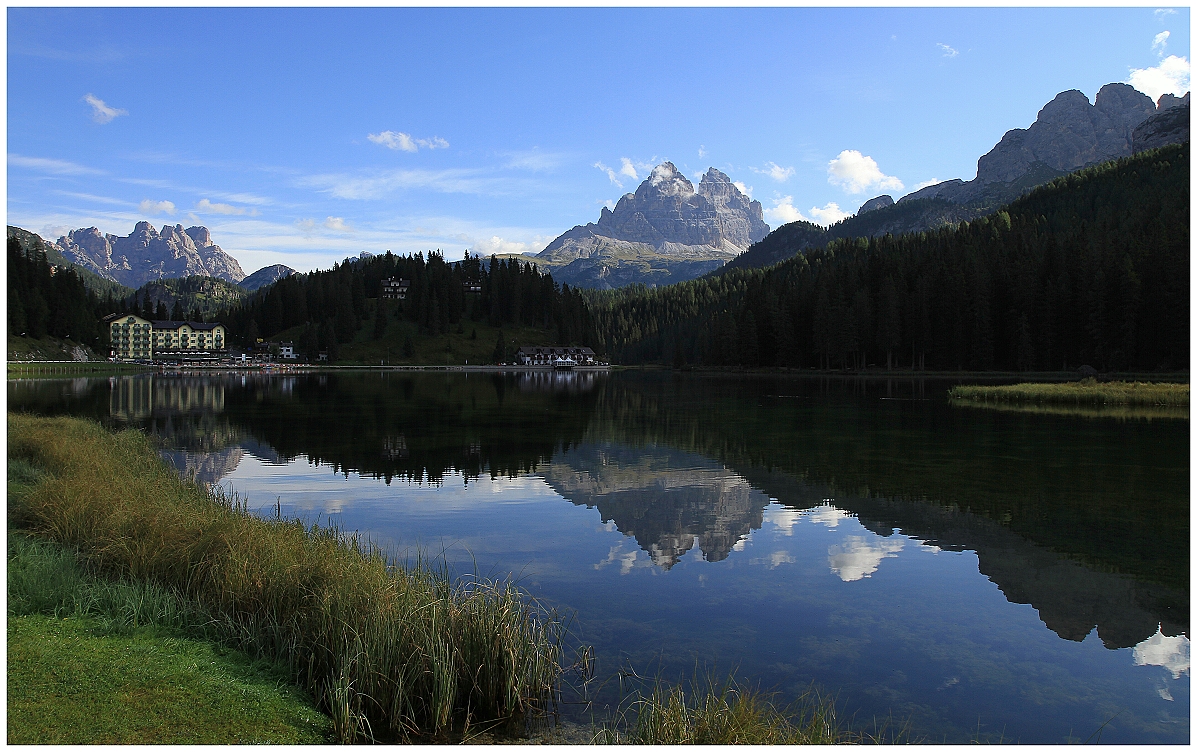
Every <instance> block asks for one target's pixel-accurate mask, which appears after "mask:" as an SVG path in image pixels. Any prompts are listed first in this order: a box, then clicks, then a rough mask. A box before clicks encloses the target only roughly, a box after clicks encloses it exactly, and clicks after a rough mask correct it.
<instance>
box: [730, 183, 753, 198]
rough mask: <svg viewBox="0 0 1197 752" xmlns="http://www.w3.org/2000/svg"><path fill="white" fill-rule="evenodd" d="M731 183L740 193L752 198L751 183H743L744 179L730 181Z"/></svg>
mask: <svg viewBox="0 0 1197 752" xmlns="http://www.w3.org/2000/svg"><path fill="white" fill-rule="evenodd" d="M732 185H734V186H735V187H736V188H738V189H739V190H740V193H743V194H744V195H745V196H747V197H748V198H752V186H751V185H744V181H742V180H735V181H732Z"/></svg>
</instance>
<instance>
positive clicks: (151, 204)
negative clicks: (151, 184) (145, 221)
mask: <svg viewBox="0 0 1197 752" xmlns="http://www.w3.org/2000/svg"><path fill="white" fill-rule="evenodd" d="M137 208H138V210H139V211H140V212H141V213H142V214H144V215H146V216H147V217H153V216H155V215H158V214H174V213H175V205H174V204H173V203H171V202H170V201H150V200H149V199H148V198H147V199H145V200H144V201H142V202H141V203H140V204H138V205H137Z"/></svg>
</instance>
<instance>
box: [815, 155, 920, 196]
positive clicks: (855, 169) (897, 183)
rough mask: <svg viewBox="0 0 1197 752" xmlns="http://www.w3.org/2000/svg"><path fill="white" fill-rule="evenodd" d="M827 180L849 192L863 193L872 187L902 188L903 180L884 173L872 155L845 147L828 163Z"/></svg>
mask: <svg viewBox="0 0 1197 752" xmlns="http://www.w3.org/2000/svg"><path fill="white" fill-rule="evenodd" d="M827 182H829V183H831V184H832V185H837V186H839V187H840V188H843V189H844V190H845V191H847V192H848V193H863V192H864V191H866V190H868V189H870V188H891V189H894V190H902V181H901V180H898V179H897V178H896V177H893V176H892V175H886V174H884V173H882V172H881V169H880V168H879V167H877V162H876V161H875V160H874V159H873V158H872V157H866V156H865V155H864V154H861V153H860V152H858V151H856V150H855V149H845V150H844V151H841V152H840V154H839V156H838V157H836V158H835V159H833V160H831V161H830V162H828V163H827Z"/></svg>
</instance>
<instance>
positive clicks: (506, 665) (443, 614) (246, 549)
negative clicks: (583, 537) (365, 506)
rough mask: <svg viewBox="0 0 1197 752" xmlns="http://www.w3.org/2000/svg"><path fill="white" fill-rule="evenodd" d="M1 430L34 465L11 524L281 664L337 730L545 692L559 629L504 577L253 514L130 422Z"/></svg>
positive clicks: (525, 706) (499, 712)
mask: <svg viewBox="0 0 1197 752" xmlns="http://www.w3.org/2000/svg"><path fill="white" fill-rule="evenodd" d="M8 427H9V428H8V430H9V434H8V438H9V457H10V461H16V463H17V464H18V466H20V465H22V464H23V466H24V467H26V468H29V469H28V470H23V471H19V472H18V475H20V474H21V473H24V474H25V475H27V476H28V475H30V474H33V473H37V474H44V475H41V476H40V477H39V478H37V479H36V482H35V483H33V484H32V485H28V484H27V485H26V486H25V488H27V490H26V491H25V492H20V493H16V494H13V493H10V511H9V515H10V520H11V521H14V522H16V523H17V524H19V525H21V526H23V527H25V528H27V529H28V530H30V531H31V532H33V533H34V534H37V535H40V536H44V537H47V538H50V539H52V540H54V541H57V542H59V543H61V544H63V545H65V546H68V547H71V548H74V549H76V550H78V551H79V555H80V557H81V559H82V561H83V562H84V563H85V564H86V565H87V566H88V567H91V568H93V569H94V570H95V571H97V572H103V573H106V574H107V575H109V576H110V577H112V578H115V579H119V578H125V579H128V580H130V581H136V582H144V583H152V584H155V585H158V586H160V587H162V588H165V589H168V590H170V591H172V592H176V593H178V594H179V595H180V596H181V597H183V598H184V599H185V600H187V601H189V602H193V603H195V604H197V605H198V607H199V608H202V609H203V610H204V612H205V613H206V614H207V615H208V616H209V617H210V619H211V625H212V627H211V628H212V629H213V630H214V633H215V634H218V635H219V636H220V638H221V639H222V640H223V641H224V642H225V643H226V644H229V645H231V646H234V647H237V648H239V649H242V650H245V651H246V652H248V653H250V654H252V655H258V656H262V657H265V658H269V659H271V660H275V661H278V662H280V663H282V664H284V665H286V666H287V667H288V668H289V669H290V671H291V672H292V675H293V678H294V679H295V680H296V681H297V682H298V683H299V684H300V685H301V686H303V687H304V688H305V689H307V690H308V691H310V692H311V693H312V694H313V695H314V696H315V697H316V698H317V700H318V702H319V704H320V706H321V707H322V708H323V709H324V710H325V711H326V712H327V713H328V714H329V715H330V716H331V717H332V719H333V723H334V729H335V732H336V735H337V737H338V738H339V739H341V740H342V741H352V740H360V739H371V738H373V739H392V738H409V737H413V736H425V737H426V736H428V735H436V734H441V733H445V732H447V731H449V730H450V729H452V728H453V727H454V725H455V724H458V725H460V724H465V723H468V722H474V723H477V722H480V721H492V720H497V719H510V718H514V717H518V716H520V715H521V714H523V713H526V712H528V711H530V710H533V709H536V708H540V707H543V706H544V705H545V704H546V703H547V702H548V701H549V700H550V699H551V697H552V694H553V692H554V690H555V687H556V685H557V682H558V681H559V678H560V675H561V671H562V668H561V648H560V645H561V637H562V634H563V632H564V626H563V624H562V622H561V621H560V620H559V619H557V618H556V616H555V615H554V614H553V613H550V612H546V611H545V610H543V609H541V608H540V607H539V606H538V605H537V604H536V603H535V602H534V601H532V600H530V599H529V598H528V597H527V596H526V595H525V594H524V593H522V592H521V591H520V590H519V589H518V588H516V587H515V586H514V585H513V584H512V583H510V582H492V581H484V580H481V579H473V580H467V581H464V582H461V583H458V584H454V583H453V582H452V581H451V580H450V578H449V576H448V575H447V573H446V572H445V571H444V570H443V569H437V568H434V567H432V566H430V565H429V564H428V562H420V561H417V562H415V563H413V564H412V565H410V566H408V567H395V566H393V565H392V564H391V563H390V562H389V561H388V560H387V558H386V557H385V556H384V555H383V553H382V552H381V551H379V550H377V549H376V548H373V547H369V546H366V545H365V544H363V543H362V541H360V540H359V539H357V538H356V537H353V536H349V537H346V536H343V535H341V534H340V533H338V532H337V531H335V530H329V529H322V528H318V527H311V528H308V527H305V526H304V525H303V524H301V523H299V522H297V521H285V520H266V519H262V518H259V517H256V516H254V515H251V514H249V513H248V512H247V511H246V510H245V508H244V505H243V504H241V503H240V501H239V500H238V499H237V498H236V497H235V496H233V497H228V496H225V495H223V494H222V493H220V492H219V491H216V492H213V491H210V490H208V489H205V488H202V487H200V486H197V485H194V484H190V483H187V482H185V481H181V480H180V479H179V478H178V477H177V476H176V475H175V474H174V473H173V471H171V470H170V469H168V468H167V467H166V466H165V465H163V463H162V462H160V461H159V459H158V458H157V456H156V455H155V454H154V451H153V449H152V448H151V446H150V444H149V442H148V440H147V439H146V438H145V437H144V436H143V435H141V434H140V433H138V432H136V431H124V432H121V433H118V434H115V435H114V434H110V433H108V432H106V431H105V430H104V429H103V428H101V427H100V426H99V425H97V424H95V423H91V422H88V421H83V420H78V419H69V418H52V419H46V418H34V417H29V416H24V415H17V414H9V420H8ZM10 491H11V489H10Z"/></svg>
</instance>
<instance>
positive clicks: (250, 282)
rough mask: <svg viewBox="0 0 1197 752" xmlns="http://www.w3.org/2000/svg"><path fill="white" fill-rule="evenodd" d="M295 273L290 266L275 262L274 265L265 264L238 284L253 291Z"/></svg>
mask: <svg viewBox="0 0 1197 752" xmlns="http://www.w3.org/2000/svg"><path fill="white" fill-rule="evenodd" d="M294 273H295V270H294V269H292V268H291V267H289V266H284V265H282V264H274V265H272V266H264V267H262V268H261V269H259V270H257V271H256V272H254V273H253V274H251V275H249V276H248V277H246V278H245V279H243V280H241V281H240V282H238V283H237V284H239V285H241V286H242V287H244V288H245V289H246V290H249V291H250V292H253V291H254V290H258V289H261V288H263V287H266V286H267V285H273V284H274V283H275V282H278V281H279V280H280V279H282V278H283V277H290V276H291V275H292V274H294Z"/></svg>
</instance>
